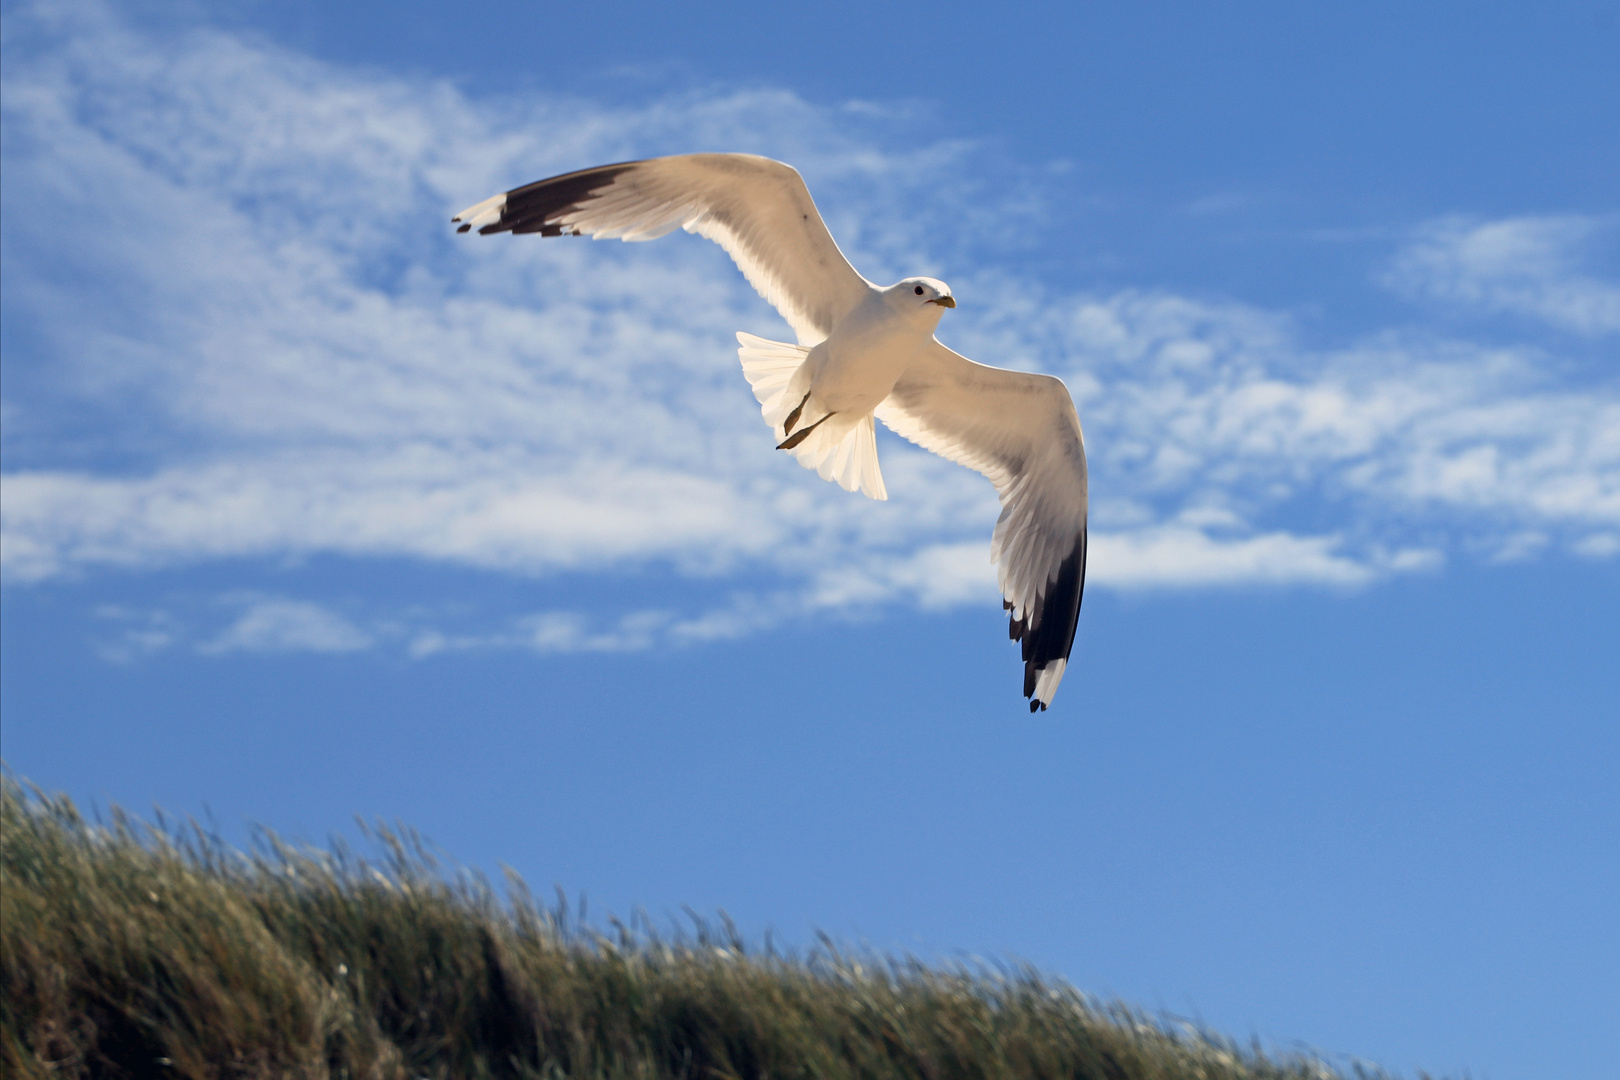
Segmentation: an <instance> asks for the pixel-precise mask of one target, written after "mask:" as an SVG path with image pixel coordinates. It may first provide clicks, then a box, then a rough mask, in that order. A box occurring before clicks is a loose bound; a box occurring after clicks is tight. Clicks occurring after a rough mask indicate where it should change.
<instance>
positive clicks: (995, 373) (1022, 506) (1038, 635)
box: [877, 341, 1086, 712]
mask: <svg viewBox="0 0 1620 1080" xmlns="http://www.w3.org/2000/svg"><path fill="white" fill-rule="evenodd" d="M877 415H878V418H879V419H880V420H882V421H883V422H884V423H885V424H887V425H888V426H889V427H890V428H892V429H893V430H894V431H895V433H896V434H898V435H901V436H903V437H904V438H907V439H910V440H911V441H912V442H914V443H916V444H917V445H919V446H921V447H923V448H924V449H927V450H932V451H933V452H934V453H936V454H939V455H940V456H941V457H944V458H948V459H950V460H951V461H955V462H958V463H959V464H962V465H966V466H967V467H968V468H970V469H974V470H976V471H978V472H981V473H983V474H984V475H985V476H987V477H988V478H989V479H990V482H991V483H992V484H994V485H995V486H996V493H997V494H999V495H1000V496H1001V517H1000V519H999V520H998V521H997V522H996V531H995V536H994V538H993V539H992V540H991V542H990V558H991V559H992V560H993V561H994V562H995V564H996V571H997V577H998V578H999V579H1000V583H1001V595H1002V596H1003V597H1004V601H1003V602H1004V603H1005V605H1006V606H1007V608H1008V609H1010V610H1011V612H1012V624H1011V628H1010V630H1011V635H1012V639H1013V640H1014V641H1022V642H1023V645H1024V696H1025V697H1028V698H1031V699H1032V700H1031V701H1030V703H1029V708H1030V711H1031V712H1034V711H1035V710H1036V709H1044V708H1046V706H1048V705H1050V704H1051V703H1052V695H1053V694H1055V693H1056V692H1057V688H1058V682H1059V681H1060V680H1061V679H1062V678H1063V669H1064V667H1065V666H1066V665H1067V663H1068V659H1069V650H1070V649H1071V648H1073V646H1074V629H1075V624H1076V623H1077V621H1078V620H1079V617H1080V597H1081V593H1082V592H1083V591H1084V589H1085V584H1086V447H1085V441H1084V439H1083V438H1082V436H1081V434H1080V417H1079V416H1078V415H1076V413H1075V411H1074V401H1073V399H1071V398H1070V397H1069V391H1068V389H1067V388H1066V387H1065V386H1064V385H1063V383H1062V381H1060V380H1058V379H1054V378H1053V377H1052V376H1050V375H1031V374H1027V373H1025V372H1022V371H1007V370H1005V369H1003V368H994V367H987V366H986V365H984V364H975V363H974V362H973V361H972V360H969V359H968V358H967V357H965V356H961V355H958V354H957V353H954V352H952V351H951V350H950V349H947V348H946V347H945V346H943V345H941V344H940V343H939V342H938V341H935V342H933V343H932V344H931V345H930V346H929V348H928V349H927V351H926V352H925V353H924V354H923V356H922V358H921V359H919V360H917V361H916V362H914V363H913V364H912V365H911V367H910V368H908V369H907V370H906V373H905V374H904V375H902V376H901V377H900V381H899V382H897V383H895V386H894V390H893V391H892V392H891V393H890V394H889V396H888V397H887V398H886V399H884V401H883V404H881V405H879V406H878V408H877Z"/></svg>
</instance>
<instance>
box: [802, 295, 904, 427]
mask: <svg viewBox="0 0 1620 1080" xmlns="http://www.w3.org/2000/svg"><path fill="white" fill-rule="evenodd" d="M864 314H865V313H864V312H861V311H860V310H859V309H857V310H856V312H852V313H851V317H850V318H847V319H845V320H844V321H843V322H842V323H840V324H839V325H838V326H837V327H835V328H834V329H833V332H832V334H831V335H829V336H828V338H827V340H826V341H824V342H822V343H821V344H820V345H818V346H816V351H817V352H821V353H822V354H823V355H822V356H821V357H820V358H818V359H819V361H820V362H819V363H817V364H816V365H815V374H814V376H813V378H812V380H811V392H812V393H814V394H815V396H816V399H817V400H818V401H819V402H821V403H822V404H823V405H824V406H825V407H826V408H827V409H828V410H829V411H831V412H845V411H853V410H859V411H860V412H863V413H865V412H871V411H872V410H873V409H874V408H876V407H877V405H878V403H879V402H881V401H882V400H883V399H884V398H886V397H888V396H889V391H891V390H893V389H894V384H895V382H896V381H898V380H899V378H900V376H901V375H902V374H903V373H904V372H905V370H906V368H908V367H910V366H911V363H912V361H913V360H915V359H916V357H917V356H918V354H919V353H920V352H921V350H922V349H923V348H924V347H925V346H927V344H928V342H929V341H930V340H931V339H932V336H933V335H932V334H930V333H928V332H927V331H926V330H923V331H919V330H918V328H917V327H914V326H910V325H907V324H906V323H905V322H902V321H900V320H895V319H888V320H884V319H881V318H858V317H857V316H858V315H864Z"/></svg>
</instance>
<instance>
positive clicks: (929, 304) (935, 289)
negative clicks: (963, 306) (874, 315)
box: [884, 277, 956, 321]
mask: <svg viewBox="0 0 1620 1080" xmlns="http://www.w3.org/2000/svg"><path fill="white" fill-rule="evenodd" d="M884 292H886V293H887V294H888V300H889V303H891V304H894V305H895V306H897V307H899V308H901V309H902V310H910V311H919V312H925V313H927V314H928V315H929V316H930V317H931V318H933V319H934V320H936V321H937V320H938V319H939V316H940V314H941V313H942V312H943V311H944V310H945V309H946V308H953V307H955V306H956V298H955V297H954V296H952V295H951V287H950V286H949V285H947V284H945V283H944V282H943V281H940V280H938V279H937V278H931V277H914V278H906V280H904V281H902V282H900V283H899V284H898V285H891V286H889V287H888V288H887V289H885V290H884Z"/></svg>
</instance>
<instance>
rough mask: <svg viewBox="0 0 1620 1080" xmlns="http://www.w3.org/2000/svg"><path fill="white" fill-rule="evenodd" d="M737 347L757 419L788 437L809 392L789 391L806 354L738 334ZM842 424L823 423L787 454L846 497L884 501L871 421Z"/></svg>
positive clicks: (866, 418) (794, 347)
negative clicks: (786, 426) (789, 422)
mask: <svg viewBox="0 0 1620 1080" xmlns="http://www.w3.org/2000/svg"><path fill="white" fill-rule="evenodd" d="M737 342H738V344H739V345H741V346H742V347H741V348H739V349H738V350H737V356H738V358H739V359H741V360H742V368H743V375H744V376H746V377H747V379H748V385H749V386H751V387H753V390H754V397H755V398H757V399H758V400H759V411H760V413H761V414H762V415H763V416H764V417H765V422H766V423H767V424H769V425H770V426H771V431H772V432H773V433H776V434H779V435H784V436H785V435H786V434H788V433H787V432H784V431H783V430H782V424H783V422H784V421H785V420H786V419H787V417H788V414H789V413H791V412H792V411H793V410H794V408H795V407H797V406H798V405H799V404H800V403H801V401H802V400H803V398H804V390H805V389H807V388H808V387H803V388H801V387H793V390H794V391H796V392H792V393H790V392H789V388H790V386H792V384H793V382H794V378H793V377H794V376H795V375H797V374H798V372H799V369H800V368H802V367H803V366H804V362H805V358H806V357H808V356H809V355H810V349H809V348H807V347H805V346H803V345H789V344H787V343H786V342H782V341H771V340H768V339H767V338H762V337H755V336H754V335H753V334H744V333H738V334H737ZM842 420H843V417H841V416H838V415H834V416H831V417H829V418H828V422H827V423H824V424H822V425H821V426H820V427H818V428H817V429H816V430H814V431H812V432H810V433H809V434H808V435H807V436H806V437H805V438H804V440H803V441H801V442H799V443H798V444H797V445H795V446H794V447H792V448H791V449H790V450H789V451H788V452H789V453H791V454H792V455H793V456H794V457H795V458H797V459H798V462H799V464H800V465H803V466H804V467H805V468H807V469H814V470H815V471H816V473H817V475H819V476H820V477H821V478H822V479H823V480H831V481H833V482H835V483H836V484H837V485H838V486H839V487H841V488H843V489H844V490H845V491H860V492H863V493H864V494H866V495H868V496H870V497H871V498H874V499H880V500H881V499H887V498H888V497H889V493H888V490H887V489H886V488H885V487H884V486H883V471H882V470H881V469H880V468H878V456H877V430H876V427H875V426H874V424H873V422H872V415H871V414H870V413H868V414H867V415H866V416H864V417H862V418H860V419H859V420H857V421H856V422H855V423H854V424H853V425H851V424H849V423H847V422H840V421H842Z"/></svg>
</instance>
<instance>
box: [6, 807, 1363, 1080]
mask: <svg viewBox="0 0 1620 1080" xmlns="http://www.w3.org/2000/svg"><path fill="white" fill-rule="evenodd" d="M3 803H4V805H3V820H0V830H3V832H0V875H3V877H0V940H3V958H0V980H3V982H0V990H3V1001H0V1065H3V1066H4V1072H5V1075H6V1076H7V1077H17V1078H21V1077H45V1076H53V1077H54V1076H98V1077H99V1076H107V1077H169V1076H184V1077H197V1078H203V1077H207V1078H214V1077H219V1078H225V1077H300V1078H303V1077H310V1078H321V1077H377V1078H396V1077H398V1078H416V1077H424V1076H427V1077H513V1078H561V1077H602V1078H621V1077H622V1078H654V1077H691V1078H694V1080H695V1078H700V1077H702V1078H707V1077H738V1078H753V1077H780V1078H794V1077H806V1078H808V1077H828V1078H842V1077H848V1078H865V1077H871V1078H878V1077H917V1078H925V1080H956V1078H962V1080H968V1078H980V1077H984V1078H990V1077H1009V1078H1012V1077H1017V1078H1025V1077H1030V1078H1034V1077H1065V1078H1072V1080H1090V1078H1095V1080H1138V1078H1140V1080H1149V1078H1151V1080H1192V1078H1195V1077H1196V1078H1200V1080H1238V1078H1243V1080H1258V1078H1266V1080H1271V1078H1275V1080H1285V1078H1286V1080H1306V1078H1312V1080H1316V1078H1329V1077H1337V1076H1340V1075H1342V1074H1341V1073H1339V1072H1337V1071H1336V1070H1334V1069H1332V1068H1330V1067H1329V1066H1328V1065H1326V1064H1325V1063H1323V1062H1321V1061H1319V1060H1317V1059H1315V1058H1311V1057H1307V1056H1295V1057H1287V1058H1280V1057H1277V1056H1272V1055H1267V1054H1265V1053H1263V1052H1262V1051H1260V1050H1259V1049H1258V1048H1240V1047H1238V1046H1235V1045H1233V1044H1231V1043H1229V1042H1226V1041H1224V1040H1221V1039H1219V1038H1217V1037H1214V1036H1212V1035H1210V1034H1208V1033H1204V1032H1198V1031H1191V1030H1181V1029H1177V1028H1173V1027H1171V1026H1169V1025H1167V1024H1166V1023H1164V1022H1156V1021H1154V1020H1152V1019H1150V1018H1148V1017H1146V1016H1144V1015H1142V1014H1140V1013H1138V1012H1136V1011H1133V1010H1131V1009H1128V1008H1126V1007H1124V1006H1120V1005H1104V1004H1099V1003H1097V1002H1095V1001H1093V1000H1092V999H1090V998H1088V997H1086V996H1084V995H1082V994H1080V993H1079V992H1078V991H1076V990H1075V989H1074V988H1072V987H1070V986H1068V985H1067V984H1065V983H1062V982H1058V981H1055V980H1052V979H1049V978H1046V977H1043V976H1041V975H1039V974H1038V973H1036V972H1034V971H1032V970H1030V969H1028V968H1022V967H1020V968H1016V969H1009V970H991V969H984V968H973V967H965V966H963V967H939V966H930V965H925V964H923V963H920V962H918V961H916V960H912V959H904V958H891V957H874V956H872V955H867V954H862V955H850V954H847V953H845V952H842V951H840V950H839V949H838V948H836V947H835V946H834V945H833V944H832V943H831V942H826V941H824V942H823V943H822V945H821V946H820V947H819V948H817V949H816V950H815V951H813V952H811V953H809V954H807V955H802V956H795V955H791V954H784V953H781V952H778V951H775V950H771V949H769V948H766V949H763V950H759V949H753V948H750V947H748V946H747V945H746V944H745V943H744V942H743V941H742V939H741V938H740V936H739V935H738V934H737V932H736V930H735V929H734V928H733V927H732V926H731V925H730V924H729V923H728V922H725V921H723V920H722V921H721V922H720V923H719V924H718V925H714V924H709V923H706V922H704V921H702V920H694V928H693V929H692V930H690V931H685V932H682V933H679V934H669V935H660V934H658V933H656V932H654V931H653V930H652V929H651V928H650V927H646V926H638V927H635V928H632V927H627V926H624V925H621V924H618V923H611V924H610V927H609V929H608V930H607V931H605V932H601V931H596V930H593V929H591V928H589V927H586V926H582V925H580V924H579V923H578V922H577V921H576V920H573V919H571V917H570V915H569V912H568V910H567V907H566V905H565V904H563V903H561V902H559V903H558V904H557V905H556V906H546V905H541V904H539V903H537V902H536V901H535V899H534V897H533V896H531V895H530V893H529V891H528V890H527V889H526V888H525V887H524V886H523V884H522V883H521V882H520V881H518V880H517V879H516V878H515V877H510V878H509V879H508V880H507V882H506V889H505V897H504V898H502V896H501V895H500V894H499V893H497V891H496V890H495V889H494V888H492V887H491V885H490V884H489V883H488V882H487V881H485V880H484V879H482V878H480V877H478V876H476V875H468V874H465V873H461V874H449V873H446V872H445V871H444V870H442V869H441V867H440V866H439V865H438V863H436V862H435V861H434V859H433V858H432V857H431V856H430V855H429V854H428V853H427V852H426V851H425V850H424V848H423V846H422V844H421V843H420V842H419V841H418V840H417V838H416V837H415V836H414V835H413V834H411V833H409V832H408V831H405V830H390V829H378V830H375V831H374V832H373V834H372V838H373V839H374V840H375V841H376V842H377V844H378V848H379V851H380V852H381V854H380V855H379V856H378V857H376V858H373V859H365V858H361V857H359V856H357V855H356V854H355V853H353V852H352V851H350V850H348V849H346V848H344V847H341V846H339V847H336V848H334V849H332V850H327V851H321V850H311V849H306V848H299V847H293V846H291V845H288V844H286V843H283V842H281V841H279V840H278V839H276V838H275V837H274V836H271V835H268V834H267V835H265V836H264V837H262V838H261V842H260V843H259V844H258V845H256V850H255V852H254V853H253V854H251V855H244V854H241V853H238V852H236V851H233V850H231V849H229V848H228V847H226V846H225V845H224V844H222V843H220V842H218V841H217V840H215V839H213V838H210V837H209V836H208V835H207V834H205V833H204V832H203V831H202V830H201V829H200V828H198V827H197V826H196V825H195V824H193V825H190V826H186V827H182V828H175V827H171V826H168V825H165V824H164V823H163V821H162V820H161V819H160V820H159V823H158V824H157V825H156V826H152V825H147V824H143V823H141V822H139V821H136V820H135V819H133V818H131V817H129V816H127V815H125V814H123V813H121V812H117V811H115V812H114V813H113V814H112V820H111V823H110V824H107V825H97V824H92V823H89V822H86V821H85V820H84V819H83V818H82V817H81V816H80V814H79V812H78V811H77V810H76V809H75V808H74V806H73V804H72V803H71V802H70V801H69V800H68V799H66V798H65V797H61V796H46V795H43V794H42V793H40V792H38V791H37V790H33V789H25V788H23V787H22V786H20V785H18V784H17V783H15V782H14V781H12V780H11V779H9V778H7V779H6V780H5V781H4V792H3Z"/></svg>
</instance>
